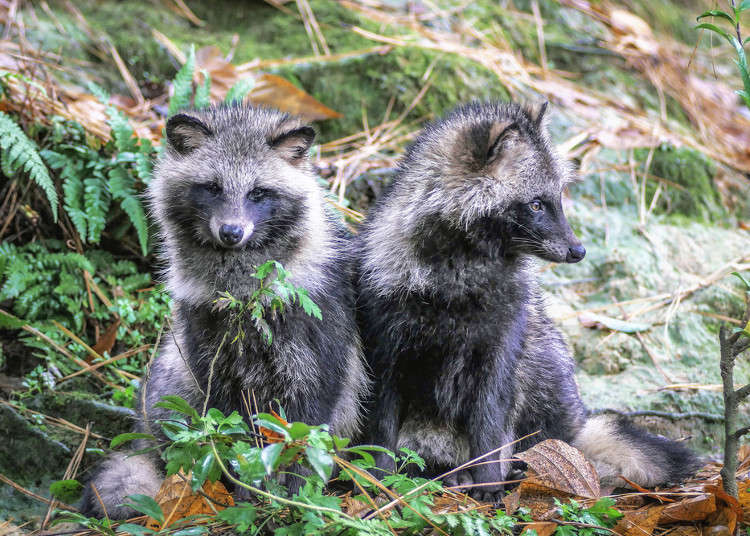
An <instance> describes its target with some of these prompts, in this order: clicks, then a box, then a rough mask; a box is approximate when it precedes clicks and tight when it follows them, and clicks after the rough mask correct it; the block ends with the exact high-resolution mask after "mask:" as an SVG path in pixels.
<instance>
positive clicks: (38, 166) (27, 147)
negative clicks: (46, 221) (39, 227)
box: [0, 112, 58, 221]
mask: <svg viewBox="0 0 750 536" xmlns="http://www.w3.org/2000/svg"><path fill="white" fill-rule="evenodd" d="M0 150H2V151H1V153H0V158H2V171H3V173H4V174H5V175H6V176H8V178H12V177H13V175H15V174H16V173H18V172H19V171H21V170H23V172H24V173H26V175H28V177H29V178H30V179H31V180H33V181H34V182H35V183H36V184H37V186H39V187H40V188H41V189H42V191H43V192H44V193H45V195H46V196H47V201H49V204H50V207H51V208H52V217H53V218H54V220H55V221H57V203H58V198H57V191H56V190H55V184H54V183H53V182H52V178H51V177H50V175H49V171H48V170H47V166H45V165H44V162H43V161H42V158H41V156H40V155H39V149H38V148H37V146H36V144H35V143H34V142H33V141H32V140H30V139H29V138H28V137H27V136H26V134H25V133H24V132H23V130H22V129H21V127H19V126H18V125H17V124H16V122H15V121H13V119H12V118H11V117H10V116H9V115H7V114H5V113H3V112H0Z"/></svg>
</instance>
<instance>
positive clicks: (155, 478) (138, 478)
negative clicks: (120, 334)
mask: <svg viewBox="0 0 750 536" xmlns="http://www.w3.org/2000/svg"><path fill="white" fill-rule="evenodd" d="M143 389H145V392H144V391H143ZM170 394H172V395H179V396H181V397H183V398H185V399H186V400H188V402H190V403H192V404H195V401H196V395H199V392H198V387H197V386H196V383H195V380H194V379H193V377H192V376H191V375H190V372H189V371H188V369H187V365H186V364H185V362H184V360H183V359H182V358H181V357H180V354H179V350H178V349H177V347H176V346H175V344H174V343H173V341H172V340H171V337H170V338H169V339H168V340H167V342H166V343H165V345H164V347H163V349H162V351H161V353H160V354H159V355H158V356H157V358H156V359H155V360H154V363H153V365H152V367H151V372H150V374H149V377H148V381H147V382H146V383H145V384H144V387H142V389H141V390H139V392H138V404H139V405H140V404H141V399H145V404H146V406H145V407H146V411H143V410H142V409H141V408H139V409H138V421H137V423H136V426H135V431H136V432H146V433H151V434H154V435H156V436H157V437H159V436H160V430H158V428H159V427H158V425H154V421H155V420H157V419H160V418H164V417H167V416H168V415H169V411H167V410H164V409H160V408H154V407H153V406H154V404H155V403H156V402H158V401H159V400H160V399H161V397H162V396H164V395H170ZM162 437H163V436H162ZM152 445H153V442H150V441H145V440H138V441H136V442H135V444H134V446H133V448H134V449H135V451H139V450H142V449H145V448H148V447H149V446H152ZM163 480H164V471H163V464H162V462H161V459H160V458H159V454H158V452H153V451H152V452H149V453H146V454H139V455H137V456H132V455H129V454H128V453H121V452H117V453H113V454H111V455H110V456H109V457H107V459H105V460H104V461H103V462H102V463H101V465H100V466H99V467H98V468H97V470H96V472H95V473H94V475H93V476H92V477H91V479H90V480H89V482H88V483H87V485H86V487H85V489H84V494H83V499H82V502H81V512H82V513H84V514H86V515H90V516H96V517H104V509H106V512H107V515H109V517H110V518H111V519H126V518H128V517H132V516H133V515H137V513H136V512H135V511H134V510H132V509H131V508H128V507H123V506H120V505H121V504H122V503H123V502H124V500H125V498H126V497H127V496H128V495H133V494H143V495H150V496H154V495H155V494H156V492H157V491H159V487H160V486H161V483H162V481H163ZM92 484H93V485H94V486H96V491H97V492H98V493H99V497H101V502H100V501H99V498H97V496H96V493H94V490H93V489H92ZM102 503H103V506H102Z"/></svg>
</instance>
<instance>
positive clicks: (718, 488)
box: [703, 481, 744, 533]
mask: <svg viewBox="0 0 750 536" xmlns="http://www.w3.org/2000/svg"><path fill="white" fill-rule="evenodd" d="M703 489H704V490H705V491H707V492H708V493H713V494H714V495H715V496H716V498H717V499H718V500H719V501H720V502H722V503H724V505H726V508H728V509H729V510H731V512H732V515H728V514H727V515H725V517H726V520H727V522H728V526H729V529H730V531H731V532H732V533H734V529H735V527H736V525H737V522H738V521H740V522H741V521H742V520H743V517H744V513H743V511H742V505H741V504H740V501H739V500H738V499H737V498H735V497H732V496H731V495H729V494H728V493H727V492H726V491H724V485H723V483H722V482H721V481H719V483H718V484H707V485H706V486H704V488H703ZM738 495H739V493H738Z"/></svg>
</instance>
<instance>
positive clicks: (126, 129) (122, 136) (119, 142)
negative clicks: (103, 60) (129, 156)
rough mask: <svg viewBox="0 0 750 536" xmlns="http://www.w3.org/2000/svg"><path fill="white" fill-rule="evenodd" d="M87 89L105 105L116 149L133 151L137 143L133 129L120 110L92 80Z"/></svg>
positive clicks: (107, 94)
mask: <svg viewBox="0 0 750 536" xmlns="http://www.w3.org/2000/svg"><path fill="white" fill-rule="evenodd" d="M89 91H91V93H92V94H93V95H94V96H95V97H96V98H97V99H99V101H100V102H101V103H102V104H104V106H106V107H107V108H106V109H107V116H108V117H109V120H108V121H107V124H108V125H109V128H110V130H111V131H112V132H111V134H112V141H114V143H115V147H116V148H117V150H118V151H120V152H132V151H135V150H136V143H137V138H136V137H135V130H133V127H132V125H131V124H130V121H129V120H128V118H127V117H126V116H125V114H124V113H123V112H122V110H120V109H119V108H117V107H116V106H112V105H111V104H110V103H109V93H107V92H106V91H105V90H104V89H103V88H101V87H99V86H98V85H96V84H94V83H93V82H90V83H89Z"/></svg>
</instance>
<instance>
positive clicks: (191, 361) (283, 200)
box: [83, 106, 367, 519]
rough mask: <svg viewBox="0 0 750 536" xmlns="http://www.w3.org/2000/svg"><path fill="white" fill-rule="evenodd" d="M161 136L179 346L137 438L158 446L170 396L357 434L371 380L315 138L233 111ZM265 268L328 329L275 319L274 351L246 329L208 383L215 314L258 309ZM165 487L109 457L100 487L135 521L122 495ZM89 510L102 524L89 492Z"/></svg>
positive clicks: (168, 356)
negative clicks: (228, 306) (254, 408)
mask: <svg viewBox="0 0 750 536" xmlns="http://www.w3.org/2000/svg"><path fill="white" fill-rule="evenodd" d="M166 133H167V149H166V152H165V154H164V156H163V158H162V159H161V160H160V162H159V163H158V165H157V167H156V171H155V174H154V180H153V182H152V183H151V184H150V185H149V188H148V197H149V200H150V203H151V209H152V213H153V216H154V217H155V219H156V221H157V223H158V224H159V230H160V233H161V239H162V241H163V252H164V254H165V255H164V256H165V258H166V260H167V265H168V268H167V287H168V289H169V292H170V293H171V295H172V298H173V306H172V332H171V333H170V334H166V335H164V336H163V337H162V339H163V340H166V343H165V344H164V345H163V347H162V348H161V351H160V353H159V355H158V357H157V358H156V360H155V361H154V363H153V365H152V367H151V371H150V375H149V377H148V381H147V382H146V383H145V386H144V389H145V392H142V393H141V396H142V397H143V399H144V400H145V407H144V408H141V410H140V411H139V413H140V414H141V415H142V417H141V418H140V422H138V424H137V426H136V430H137V431H146V430H148V431H150V432H151V433H158V429H159V427H158V426H154V425H153V421H154V420H155V419H159V418H164V417H167V415H168V411H166V410H164V409H160V408H155V407H154V404H155V403H156V402H158V401H159V399H160V398H161V397H162V396H164V395H170V394H171V395H179V396H181V397H183V398H184V399H186V400H187V401H188V402H190V403H191V404H192V405H193V406H194V407H200V406H202V404H203V400H204V396H205V395H204V393H207V392H210V399H209V401H208V405H209V407H215V408H218V409H220V410H221V411H222V412H224V413H225V414H227V413H229V412H231V411H233V410H238V411H240V412H241V413H243V414H244V415H245V417H246V418H247V417H248V415H247V412H246V411H245V410H246V406H245V405H244V404H243V403H242V397H243V394H244V393H250V392H252V393H253V394H254V397H255V399H256V400H257V404H258V406H259V407H260V408H261V409H262V410H263V409H265V408H267V407H268V404H269V403H271V402H272V401H274V400H275V399H278V400H279V401H280V403H281V405H282V406H283V407H284V409H285V410H286V412H287V415H288V416H289V418H290V419H292V420H300V421H304V422H307V423H310V424H320V423H329V424H330V426H331V430H332V431H334V432H335V433H337V434H340V435H347V436H351V435H352V434H354V433H355V432H356V431H357V430H358V427H359V414H360V409H361V404H360V400H361V398H362V396H363V394H364V392H365V390H366V388H367V374H366V370H365V366H364V360H363V358H362V354H361V348H360V344H359V336H358V334H357V329H356V321H355V317H354V292H353V285H352V283H351V280H352V275H351V268H352V265H351V259H350V256H348V255H347V253H346V251H347V249H348V238H347V235H346V232H345V230H344V229H343V228H342V227H341V226H340V225H339V224H338V223H337V222H336V219H335V218H334V217H333V216H332V215H331V214H329V212H328V211H327V204H326V202H325V200H324V198H323V192H322V191H321V189H320V188H319V186H318V184H317V177H316V175H315V174H314V173H313V171H312V166H311V164H310V161H309V158H308V155H307V153H308V149H309V148H310V145H311V144H312V141H313V138H314V136H315V132H314V130H313V129H312V128H311V127H309V126H307V125H305V124H303V123H302V122H301V121H300V120H299V119H297V118H295V117H292V116H289V115H287V114H283V113H281V112H278V111H275V110H272V109H266V108H255V107H248V106H230V107H218V108H211V109H205V110H200V111H194V112H188V113H181V114H179V115H176V116H174V117H172V118H171V119H169V121H168V122H167V127H166ZM269 259H275V260H277V261H279V262H281V263H282V264H283V265H284V267H285V268H286V269H287V270H288V271H289V272H290V273H291V276H290V281H292V282H293V283H294V284H295V285H297V286H300V287H303V288H305V289H307V291H308V292H309V294H310V297H311V298H312V299H313V301H315V303H317V305H318V306H319V307H320V309H321V312H322V316H323V320H322V321H320V320H317V319H315V318H312V317H309V316H307V315H306V314H305V313H304V312H303V311H302V310H301V308H298V307H288V308H287V309H286V311H285V313H284V315H282V316H277V317H276V318H270V317H269V318H268V322H269V324H270V328H271V331H272V333H273V343H272V344H271V345H269V344H267V342H266V341H265V340H264V339H263V338H262V337H261V335H260V334H259V333H258V332H257V331H256V329H255V327H254V326H253V325H252V324H250V321H249V320H248V321H247V326H245V329H244V332H245V334H246V335H245V338H244V339H242V340H241V341H240V342H239V343H234V344H231V343H230V342H229V341H231V340H232V337H229V339H228V340H227V341H226V342H225V344H224V345H223V346H222V348H221V352H220V353H218V358H217V359H216V360H215V362H214V370H213V374H212V375H211V374H210V371H209V368H210V366H211V362H212V361H213V360H214V356H215V355H217V350H218V348H219V346H220V344H221V341H222V338H223V337H224V334H225V333H226V332H227V331H228V330H229V329H230V321H229V312H228V311H227V310H225V309H222V308H220V307H217V306H216V303H215V300H216V298H217V297H218V293H219V292H222V291H228V292H229V293H230V294H231V295H232V296H234V297H235V298H238V299H240V300H243V301H244V300H247V299H249V298H250V296H251V294H252V293H253V291H254V290H255V289H256V288H257V284H258V281H257V280H256V279H254V278H252V277H251V274H252V273H253V267H254V266H257V265H260V264H262V263H264V262H265V261H267V260H269ZM209 376H211V377H212V381H211V386H210V391H209V389H208V387H209V386H208V379H209ZM141 396H139V399H140V398H141ZM137 447H139V448H142V447H143V445H137ZM162 479H163V474H162V470H161V466H160V464H159V460H158V457H157V456H148V455H138V456H131V457H126V456H124V455H114V456H113V457H110V458H109V459H107V460H106V461H105V462H104V464H103V466H102V468H101V469H100V470H99V472H98V473H96V474H95V475H94V477H93V479H92V481H93V483H94V484H95V485H96V489H97V491H98V492H99V495H100V496H101V498H102V501H103V502H104V505H105V506H106V508H107V512H108V514H109V516H110V517H113V518H116V519H117V518H123V517H127V516H129V515H131V514H132V513H133V512H132V510H130V509H128V508H124V507H121V506H118V505H119V504H121V503H122V502H123V499H124V498H125V497H126V496H127V495H130V494H133V493H144V494H151V495H153V494H154V493H156V491H157V490H158V488H159V486H160V484H161V480H162ZM296 485H298V482H297V484H296ZM290 487H292V488H293V487H295V484H294V482H292V483H291V485H290ZM83 509H84V511H86V512H89V513H92V514H98V515H102V514H103V513H104V512H103V511H102V509H101V506H100V503H99V501H98V499H97V498H96V497H95V494H94V493H93V491H92V489H91V486H88V487H87V490H86V493H85V496H84V500H83Z"/></svg>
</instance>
